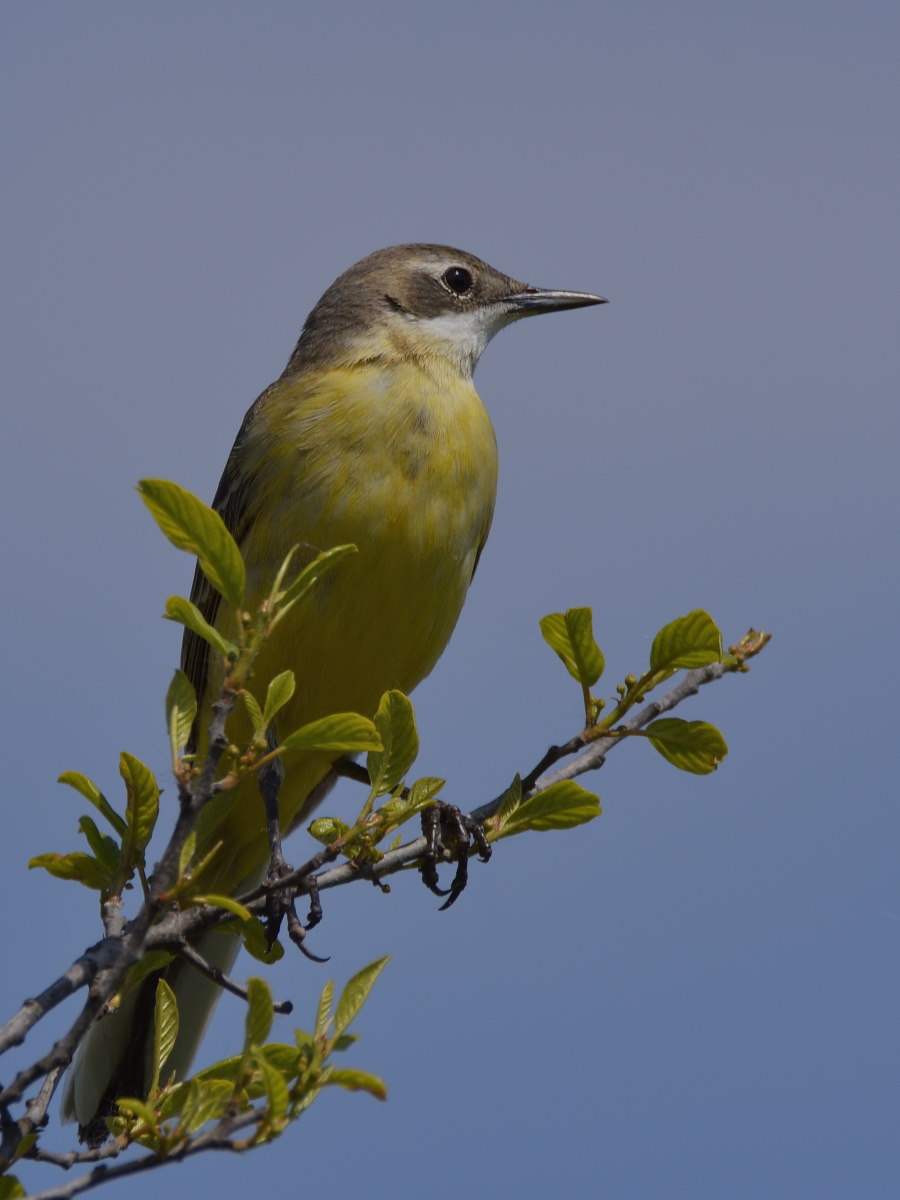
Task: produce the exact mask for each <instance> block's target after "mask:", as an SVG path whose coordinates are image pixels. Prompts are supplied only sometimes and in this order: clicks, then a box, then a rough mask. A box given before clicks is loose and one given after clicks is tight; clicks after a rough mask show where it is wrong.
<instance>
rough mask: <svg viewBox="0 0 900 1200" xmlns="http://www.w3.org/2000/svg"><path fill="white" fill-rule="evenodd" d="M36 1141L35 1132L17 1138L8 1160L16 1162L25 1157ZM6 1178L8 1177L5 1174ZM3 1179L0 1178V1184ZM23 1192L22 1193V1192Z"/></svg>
mask: <svg viewBox="0 0 900 1200" xmlns="http://www.w3.org/2000/svg"><path fill="white" fill-rule="evenodd" d="M37 1143H38V1135H37V1134H36V1133H26V1134H23V1135H22V1137H20V1138H19V1140H18V1142H17V1143H16V1148H15V1150H14V1151H13V1156H12V1159H11V1160H10V1162H18V1161H19V1159H20V1158H26V1157H27V1156H28V1154H30V1153H31V1151H32V1150H33V1149H34V1147H35V1146H36V1145H37ZM7 1178H9V1177H8V1176H7ZM2 1182H3V1180H2V1179H0V1184H2ZM23 1194H24V1193H23Z"/></svg>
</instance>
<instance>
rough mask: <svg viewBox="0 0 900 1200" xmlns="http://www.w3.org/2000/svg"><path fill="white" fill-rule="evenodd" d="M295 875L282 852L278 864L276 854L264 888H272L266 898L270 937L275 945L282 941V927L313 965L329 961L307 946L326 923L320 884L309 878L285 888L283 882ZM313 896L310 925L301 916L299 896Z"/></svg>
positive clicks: (311, 897)
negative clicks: (312, 934)
mask: <svg viewBox="0 0 900 1200" xmlns="http://www.w3.org/2000/svg"><path fill="white" fill-rule="evenodd" d="M292 873H293V868H292V867H291V866H290V865H289V864H288V863H286V862H285V861H284V858H283V856H281V854H280V853H279V855H278V857H277V861H276V856H275V854H273V855H272V862H271V865H270V867H269V875H268V877H267V878H266V881H265V884H264V885H263V886H264V887H266V888H267V889H268V895H267V897H266V918H265V926H266V938H267V939H268V942H269V945H270V946H271V945H272V944H273V943H274V942H275V941H276V940H277V938H278V935H279V933H280V932H281V927H282V925H285V926H286V927H287V933H288V937H289V938H290V939H291V941H292V942H293V943H294V945H295V946H296V947H297V949H298V950H299V951H300V953H301V954H303V955H304V956H305V957H306V958H308V959H310V960H311V961H312V962H319V963H323V962H328V959H327V958H320V957H319V956H318V955H317V954H313V952H312V951H311V950H309V949H308V948H307V946H306V935H307V934H308V933H309V932H310V930H311V929H315V927H316V926H317V925H318V924H319V922H320V921H321V920H322V905H321V902H320V900H319V885H318V884H317V882H316V879H315V876H314V875H308V876H307V877H306V878H305V879H301V880H300V881H299V882H297V883H295V884H291V885H290V886H288V887H285V886H283V884H282V880H284V879H286V878H287V877H288V875H291V874H292ZM304 893H305V894H306V895H308V896H309V912H308V913H307V914H306V924H305V925H304V924H303V922H302V921H301V920H300V917H299V916H298V915H297V897H298V895H302V894H304Z"/></svg>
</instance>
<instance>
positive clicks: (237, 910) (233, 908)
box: [192, 893, 253, 921]
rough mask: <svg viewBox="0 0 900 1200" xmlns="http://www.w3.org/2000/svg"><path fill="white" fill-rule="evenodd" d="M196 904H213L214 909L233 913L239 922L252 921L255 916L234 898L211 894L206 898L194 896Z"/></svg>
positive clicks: (193, 900)
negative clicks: (222, 909)
mask: <svg viewBox="0 0 900 1200" xmlns="http://www.w3.org/2000/svg"><path fill="white" fill-rule="evenodd" d="M192 902H193V903H194V904H211V905H212V906H213V907H214V908H224V910H225V911H226V912H230V913H232V914H233V915H234V916H235V917H237V918H238V920H239V921H252V920H253V914H252V913H251V911H250V909H249V908H244V906H243V904H240V903H239V902H238V901H237V900H235V899H234V897H233V896H218V895H215V894H213V893H209V894H208V895H205V896H194V897H193V898H192Z"/></svg>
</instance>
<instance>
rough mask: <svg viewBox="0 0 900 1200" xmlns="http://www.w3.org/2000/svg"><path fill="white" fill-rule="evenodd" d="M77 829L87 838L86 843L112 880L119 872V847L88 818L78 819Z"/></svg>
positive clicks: (120, 858)
mask: <svg viewBox="0 0 900 1200" xmlns="http://www.w3.org/2000/svg"><path fill="white" fill-rule="evenodd" d="M78 828H79V829H80V830H81V832H82V833H83V834H84V836H85V837H86V838H87V843H88V845H89V846H90V848H91V849H92V850H93V852H94V856H95V857H96V859H97V861H98V862H100V863H102V864H103V866H104V867H105V868H106V870H107V871H108V872H109V875H110V878H112V876H114V875H115V874H116V872H117V871H118V870H119V867H120V865H121V861H122V856H121V854H120V853H119V847H118V845H117V844H116V842H115V841H114V839H113V838H111V837H110V836H109V834H106V833H101V832H100V830H99V829H98V828H97V826H96V825H95V824H94V822H93V821H92V820H91V818H90V817H88V816H84V817H81V818H80V819H79V821H78Z"/></svg>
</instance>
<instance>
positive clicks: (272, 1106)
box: [253, 1050, 289, 1124]
mask: <svg viewBox="0 0 900 1200" xmlns="http://www.w3.org/2000/svg"><path fill="white" fill-rule="evenodd" d="M253 1063H254V1065H255V1066H256V1068H257V1069H258V1070H259V1071H260V1073H261V1074H262V1082H263V1087H264V1088H265V1091H266V1100H267V1101H268V1105H269V1113H268V1116H269V1120H270V1121H271V1122H273V1123H275V1124H277V1123H278V1122H279V1121H281V1120H282V1119H283V1118H284V1114H285V1113H286V1112H287V1107H288V1100H289V1096H288V1088H287V1084H286V1083H285V1081H284V1076H283V1075H282V1074H281V1072H280V1071H279V1070H278V1069H277V1067H275V1066H273V1065H272V1063H270V1062H269V1060H268V1058H267V1057H266V1053H265V1051H264V1050H259V1051H258V1052H257V1053H256V1054H254V1055H253Z"/></svg>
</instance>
